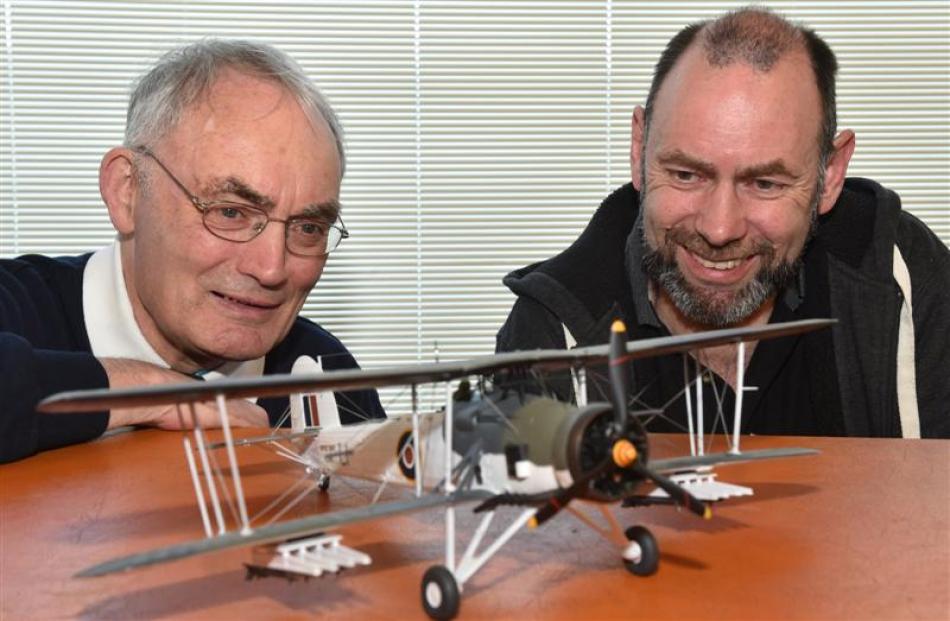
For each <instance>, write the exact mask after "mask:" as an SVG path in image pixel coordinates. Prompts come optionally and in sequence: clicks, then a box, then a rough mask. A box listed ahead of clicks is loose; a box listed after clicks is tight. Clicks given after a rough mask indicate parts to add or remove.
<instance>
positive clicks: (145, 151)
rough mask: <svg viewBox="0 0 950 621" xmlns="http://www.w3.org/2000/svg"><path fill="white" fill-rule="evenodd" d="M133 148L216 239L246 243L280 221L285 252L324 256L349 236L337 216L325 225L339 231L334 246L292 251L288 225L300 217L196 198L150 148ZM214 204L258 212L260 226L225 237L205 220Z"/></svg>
mask: <svg viewBox="0 0 950 621" xmlns="http://www.w3.org/2000/svg"><path fill="white" fill-rule="evenodd" d="M133 150H134V151H136V152H138V153H141V154H142V155H146V156H148V157H150V158H152V159H153V160H155V163H156V164H158V167H159V168H161V169H162V170H163V171H164V172H165V174H166V175H168V178H169V179H171V180H172V182H173V183H174V184H175V185H176V186H178V189H180V190H181V191H182V193H184V195H185V196H186V197H187V198H188V200H189V202H191V204H192V206H194V208H195V209H197V210H198V212H199V213H200V214H201V224H202V225H204V227H205V229H206V230H207V231H208V232H209V233H211V234H212V235H214V236H215V237H217V238H218V239H223V240H225V241H230V242H234V243H237V244H244V243H247V242H249V241H252V240H253V239H254V238H256V237H257V236H258V235H260V234H261V233H262V232H263V231H264V229H265V228H266V227H267V225H268V224H270V223H271V222H280V223H281V224H283V225H284V248H286V250H287V252H289V253H291V254H294V255H297V256H306V257H325V256H327V255H329V254H330V253H331V252H333V251H334V250H336V249H337V248H339V247H340V244H341V243H343V240H344V239H347V238H349V236H350V232H349V230H347V228H346V224H344V222H343V217H342V216H337V219H338V221H339V223H340V224H339V225H337V224H328V225H327V227H328V228H332V229H336V230H337V231H339V233H340V238H339V239H338V240H337V242H336V244H334V246H333V247H332V248H329V247H328V249H327V250H326V252H323V253H317V254H308V253H304V252H296V251H294V250H291V248H290V246H289V245H288V234H289V232H290V225H291V224H293V222H294V221H295V220H300V219H301V218H300V217H290V218H287V219H286V220H281V219H279V218H272V217H270V215H268V213H267V212H266V211H264V210H263V209H261V208H260V207H256V206H254V205H248V204H247V203H238V202H234V201H203V200H201V199H200V198H198V197H197V196H195V195H194V194H193V193H192V192H191V190H189V189H188V188H186V187H185V184H184V183H182V182H181V181H179V180H178V177H176V176H175V175H173V174H172V171H170V170H168V167H167V166H165V164H163V163H162V161H161V160H160V159H158V156H156V155H155V154H154V153H152V151H151V149H149V148H148V147H144V146H139V147H134V148H133ZM215 205H233V206H234V207H239V208H241V209H246V210H250V211H251V212H254V213H257V214H260V216H261V218H262V220H261V222H263V225H262V226H260V227H257V226H251V227H249V228H248V229H247V230H249V231H251V232H252V235H251V236H250V237H248V238H247V239H233V238H231V237H225V236H224V235H223V234H222V233H221V232H220V231H216V230H214V229H213V228H212V227H210V226H209V225H208V222H207V220H206V216H207V214H208V212H209V211H210V210H211V208H212V207H213V206H215ZM242 230H243V229H242ZM329 238H330V236H329V234H328V235H327V239H328V240H329Z"/></svg>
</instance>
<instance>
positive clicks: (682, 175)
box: [670, 170, 699, 183]
mask: <svg viewBox="0 0 950 621" xmlns="http://www.w3.org/2000/svg"><path fill="white" fill-rule="evenodd" d="M670 174H672V175H673V178H674V179H676V180H677V181H681V182H683V183H692V182H694V181H696V180H697V179H699V176H698V175H697V174H696V173H694V172H693V171H691V170H671V171H670Z"/></svg>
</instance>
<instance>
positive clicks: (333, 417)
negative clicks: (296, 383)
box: [290, 356, 340, 433]
mask: <svg viewBox="0 0 950 621" xmlns="http://www.w3.org/2000/svg"><path fill="white" fill-rule="evenodd" d="M314 373H323V364H322V363H321V361H320V357H319V356H318V357H317V359H316V360H314V359H313V358H311V357H310V356H301V357H299V358H297V361H296V362H295V363H294V366H293V368H292V369H291V374H294V375H296V374H314ZM339 426H340V412H339V410H338V409H337V407H336V397H334V396H333V392H331V391H323V392H311V393H298V394H293V395H290V427H291V430H292V431H293V432H294V433H296V432H300V431H305V430H307V429H309V428H311V427H321V428H323V429H328V428H331V427H339Z"/></svg>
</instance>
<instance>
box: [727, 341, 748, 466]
mask: <svg viewBox="0 0 950 621" xmlns="http://www.w3.org/2000/svg"><path fill="white" fill-rule="evenodd" d="M744 362H745V341H739V347H738V348H736V410H735V412H734V413H733V415H732V448H731V449H729V452H730V453H732V454H733V455H738V454H739V429H741V428H742V394H743V393H744V392H745V364H744Z"/></svg>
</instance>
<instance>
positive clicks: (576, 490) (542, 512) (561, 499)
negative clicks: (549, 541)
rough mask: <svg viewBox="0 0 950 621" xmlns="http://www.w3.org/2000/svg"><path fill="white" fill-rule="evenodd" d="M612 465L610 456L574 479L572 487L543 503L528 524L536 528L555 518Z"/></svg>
mask: <svg viewBox="0 0 950 621" xmlns="http://www.w3.org/2000/svg"><path fill="white" fill-rule="evenodd" d="M612 465H613V460H612V459H611V458H610V457H608V458H607V459H604V460H603V461H602V462H600V463H599V464H597V467H595V468H593V469H591V471H590V472H588V473H587V474H585V475H584V476H582V477H580V478H579V479H577V480H576V481H574V482H573V483H572V484H571V486H570V487H567V488H564V489H562V490H560V491H558V492H557V493H556V494H554V495H553V496H551V498H549V499H548V501H547V502H546V503H544V504H543V505H541V508H540V509H538V510H537V511H536V512H535V514H534V517H532V518H531V521H530V522H528V526H529V527H530V528H536V527H538V526H540V525H541V524H544V523H545V522H547V521H548V520H550V519H551V518H553V517H554V516H555V515H557V514H558V512H560V510H561V509H563V508H564V507H566V506H567V504H568V503H569V502H571V501H572V500H574V498H576V497H577V496H578V495H579V494H580V493H581V491H582V490H583V489H584V488H585V487H587V484H588V483H590V482H591V481H592V480H593V479H595V478H597V477H599V476H600V475H602V474H603V473H604V472H606V471H607V470H608V469H610V467H611V466H612Z"/></svg>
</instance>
